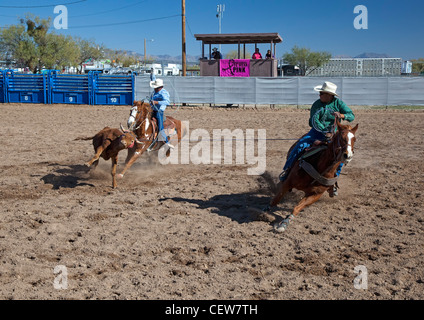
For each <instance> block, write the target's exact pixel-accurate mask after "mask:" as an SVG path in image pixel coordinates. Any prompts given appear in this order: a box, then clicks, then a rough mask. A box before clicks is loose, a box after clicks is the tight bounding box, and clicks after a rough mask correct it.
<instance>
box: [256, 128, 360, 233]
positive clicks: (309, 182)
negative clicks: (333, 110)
mask: <svg viewBox="0 0 424 320" xmlns="http://www.w3.org/2000/svg"><path fill="white" fill-rule="evenodd" d="M336 123H337V128H338V130H337V132H336V133H335V134H334V135H333V137H332V139H331V142H329V143H328V145H327V147H326V148H325V149H324V150H322V151H320V152H318V153H316V154H313V155H312V156H310V157H308V158H305V159H304V158H302V157H300V158H299V159H298V160H297V161H296V162H295V163H294V164H293V166H292V168H291V170H290V172H289V174H288V176H287V178H286V179H285V180H284V181H280V182H279V183H278V184H277V190H276V194H275V196H274V198H273V199H272V200H271V202H270V205H269V207H268V208H267V209H265V211H270V209H271V208H273V207H275V206H277V205H278V203H279V202H280V201H281V199H282V198H283V197H284V195H285V194H286V193H287V192H289V191H290V190H291V189H292V188H295V189H297V190H302V191H304V192H305V196H304V198H302V200H301V201H300V202H299V203H298V204H297V206H296V207H294V209H293V211H292V213H291V214H290V215H288V216H287V217H286V218H285V219H284V220H282V221H281V222H280V223H277V224H275V225H274V229H275V230H276V231H278V232H282V231H284V230H285V229H286V228H287V226H288V225H289V223H290V222H291V221H292V220H293V219H294V217H295V216H297V215H298V214H299V212H300V211H302V210H303V209H304V208H305V207H307V206H309V205H311V204H313V203H314V202H316V201H318V199H319V198H320V197H321V196H322V195H323V194H324V192H325V191H327V190H328V191H329V192H330V193H331V190H332V188H333V186H334V184H335V182H336V181H337V178H335V176H336V174H335V173H336V170H337V168H338V166H339V165H340V163H342V162H343V163H348V162H350V161H351V160H352V157H353V147H354V144H355V141H356V138H355V133H356V130H357V129H358V125H356V126H355V127H354V128H352V127H351V126H349V125H341V124H340V123H339V121H336ZM330 189H331V190H330ZM262 213H263V212H262Z"/></svg>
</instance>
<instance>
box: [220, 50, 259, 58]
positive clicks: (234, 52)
mask: <svg viewBox="0 0 424 320" xmlns="http://www.w3.org/2000/svg"><path fill="white" fill-rule="evenodd" d="M251 56H252V54H251V53H250V52H249V50H246V59H250V57H251ZM225 59H238V50H230V51H228V52H227V54H226V55H225ZM240 59H243V52H242V51H240Z"/></svg>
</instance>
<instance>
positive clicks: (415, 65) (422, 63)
mask: <svg viewBox="0 0 424 320" xmlns="http://www.w3.org/2000/svg"><path fill="white" fill-rule="evenodd" d="M411 62H412V72H417V73H421V72H424V58H419V59H413V60H411Z"/></svg>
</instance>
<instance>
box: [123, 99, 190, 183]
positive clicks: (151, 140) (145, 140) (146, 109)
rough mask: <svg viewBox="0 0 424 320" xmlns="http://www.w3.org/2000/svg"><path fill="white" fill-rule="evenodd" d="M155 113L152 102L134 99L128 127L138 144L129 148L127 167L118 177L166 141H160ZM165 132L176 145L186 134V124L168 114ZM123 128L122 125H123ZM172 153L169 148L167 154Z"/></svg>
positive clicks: (164, 125)
mask: <svg viewBox="0 0 424 320" xmlns="http://www.w3.org/2000/svg"><path fill="white" fill-rule="evenodd" d="M152 115H153V109H152V107H151V106H150V103H148V102H144V101H134V104H133V107H132V108H131V110H130V116H129V118H128V123H127V125H128V129H129V130H131V131H133V132H134V133H135V134H136V136H137V140H136V144H135V146H134V147H133V148H130V149H128V155H127V159H126V160H125V167H124V169H123V170H122V172H121V173H120V174H119V175H118V177H120V178H122V177H123V176H124V174H125V173H126V172H127V170H128V169H129V168H130V167H131V166H132V165H133V163H134V162H135V161H136V160H137V159H138V158H139V157H140V156H141V155H142V154H143V153H144V152H145V151H146V150H148V151H157V150H159V149H160V148H161V147H162V146H163V145H164V144H165V141H158V140H159V139H158V135H159V132H158V125H157V121H156V119H155V118H154V117H152ZM163 127H164V131H165V134H166V135H167V137H168V141H169V143H170V144H172V145H173V146H176V145H177V144H178V143H179V142H180V141H181V139H182V138H183V137H184V135H185V134H186V131H187V130H186V128H185V126H184V124H183V123H182V122H181V121H180V120H177V119H175V118H173V117H170V116H166V120H165V121H164V123H163ZM121 129H122V130H123V128H122V125H121ZM169 155H170V150H167V152H166V156H167V157H168V156H169Z"/></svg>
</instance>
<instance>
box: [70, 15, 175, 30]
mask: <svg viewBox="0 0 424 320" xmlns="http://www.w3.org/2000/svg"><path fill="white" fill-rule="evenodd" d="M180 16H181V14H174V15H172V16H166V17H160V18H152V19H145V20H133V21H127V22H115V23H104V24H92V25H85V26H74V27H72V29H80V28H98V27H109V26H117V25H124V24H131V23H140V22H148V21H155V20H164V19H169V18H175V17H180Z"/></svg>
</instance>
